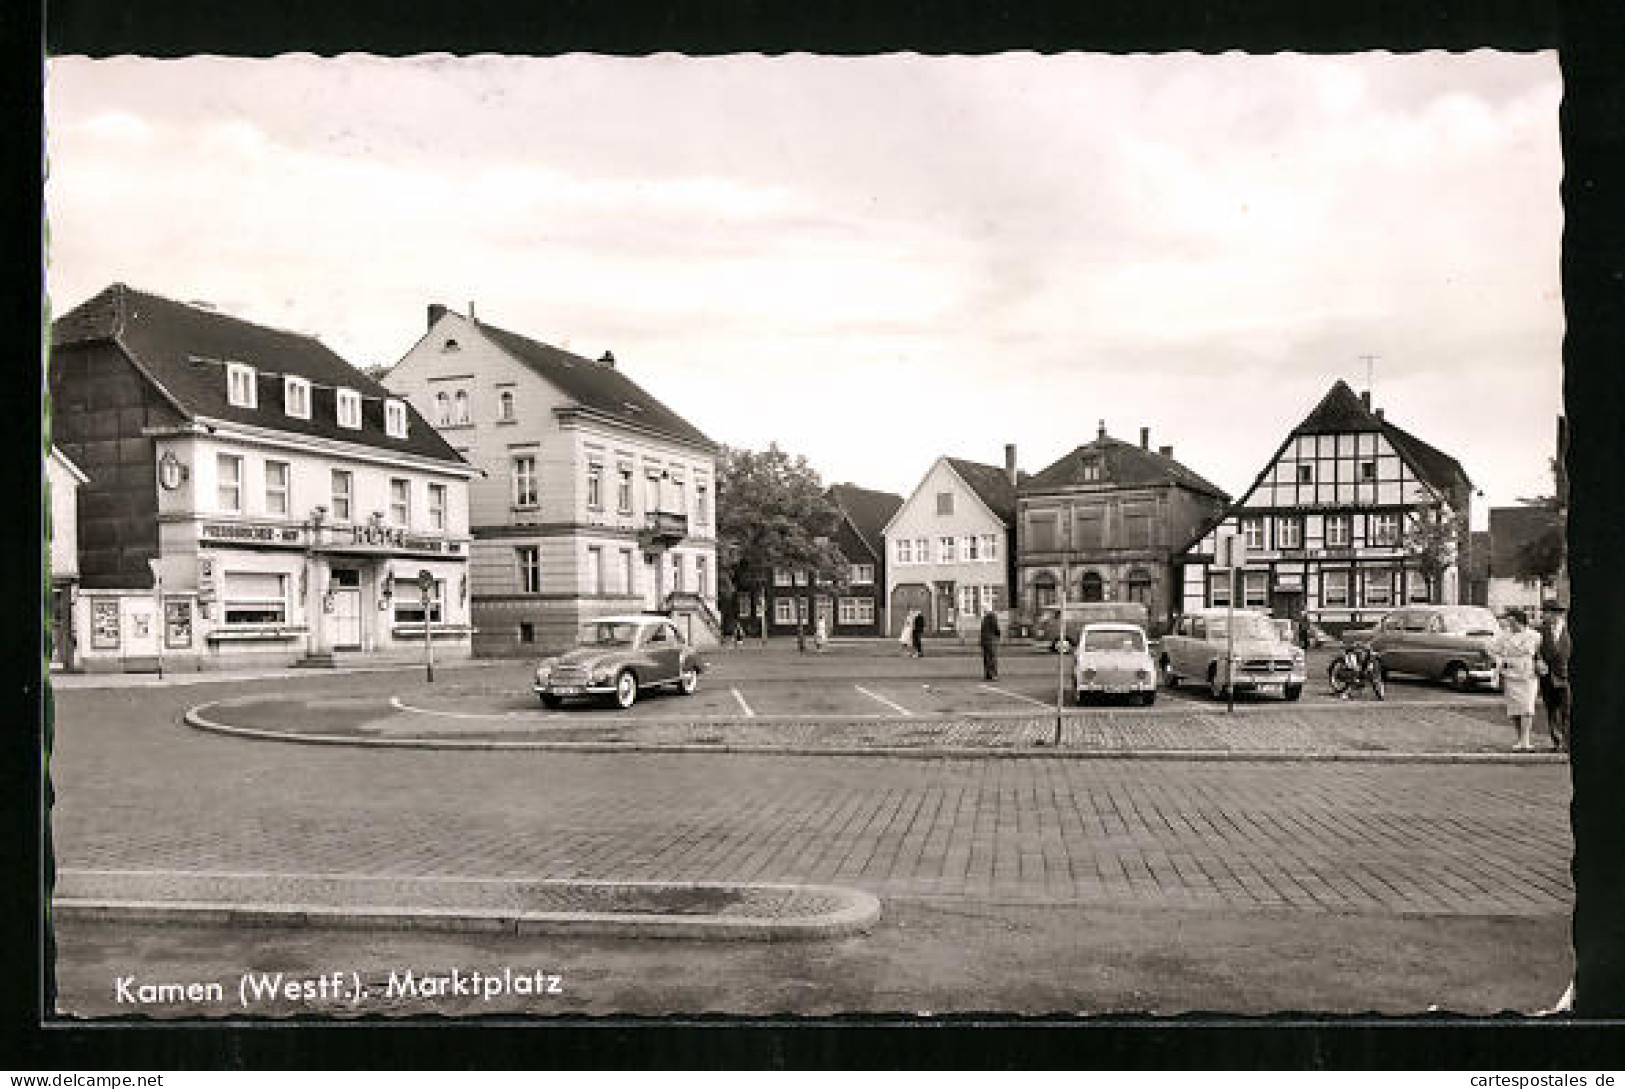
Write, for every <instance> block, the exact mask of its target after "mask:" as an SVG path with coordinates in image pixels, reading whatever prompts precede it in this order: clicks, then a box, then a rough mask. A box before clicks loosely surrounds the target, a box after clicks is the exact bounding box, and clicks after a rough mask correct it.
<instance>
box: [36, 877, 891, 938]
mask: <svg viewBox="0 0 1625 1089" xmlns="http://www.w3.org/2000/svg"><path fill="white" fill-rule="evenodd" d="M285 876H298V875H285ZM493 883H500V882H493ZM531 883H532V884H538V885H550V886H556V887H560V888H565V887H570V888H620V889H624V888H638V889H661V890H669V891H673V892H680V891H686V890H717V889H726V890H730V891H739V890H750V891H757V892H769V893H783V892H798V893H812V894H818V895H823V896H827V897H830V898H833V899H836V900H839V901H840V902H841V906H840V907H839V908H837V909H836V910H834V911H831V912H826V913H822V914H818V915H794V916H780V917H771V916H749V915H741V916H722V915H663V914H655V913H643V912H572V911H516V910H504V909H500V908H415V907H390V906H387V905H374V904H366V905H356V906H348V907H345V906H328V905H314V904H304V903H267V904H245V903H223V902H219V901H208V900H128V901H121V900H110V899H102V898H93V897H61V898H58V899H55V900H53V901H52V903H51V912H52V915H53V917H54V918H58V919H71V920H79V921H89V922H108V921H117V922H125V923H130V922H134V923H181V924H186V925H193V926H215V925H217V926H237V927H301V928H304V927H320V928H329V929H336V930H349V929H356V930H422V931H438V932H443V933H444V932H451V933H482V934H507V935H514V936H551V937H606V938H659V939H673V938H678V939H692V940H700V941H765V942H777V941H813V940H829V939H834V938H843V937H850V936H853V935H858V934H866V933H868V932H869V930H870V929H871V928H872V927H873V926H874V924H875V922H876V921H877V920H879V918H880V900H879V899H878V898H877V897H875V896H874V895H872V894H870V893H867V892H863V891H862V890H859V889H849V888H840V887H836V886H833V885H784V884H763V885H756V884H728V883H721V882H689V881H569V880H559V881H537V882H531Z"/></svg>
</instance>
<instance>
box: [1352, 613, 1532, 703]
mask: <svg viewBox="0 0 1625 1089" xmlns="http://www.w3.org/2000/svg"><path fill="white" fill-rule="evenodd" d="M1499 634H1500V629H1499V627H1498V626H1497V625H1496V622H1495V614H1494V613H1492V612H1490V611H1489V610H1488V609H1486V608H1483V607H1482V606H1478V605H1411V606H1408V607H1406V608H1402V609H1395V610H1394V611H1393V612H1391V613H1389V614H1388V615H1387V616H1385V617H1383V618H1382V622H1381V623H1379V624H1378V625H1377V626H1376V627H1375V628H1366V629H1363V630H1360V631H1349V632H1345V633H1344V635H1343V641H1344V642H1346V643H1365V644H1368V645H1369V646H1371V647H1372V649H1374V650H1375V651H1376V652H1377V654H1378V655H1380V656H1381V658H1382V667H1383V671H1384V672H1385V673H1408V674H1411V675H1412V676H1417V677H1427V678H1429V679H1431V680H1442V681H1444V682H1445V683H1447V684H1449V685H1450V687H1452V688H1455V689H1457V690H1459V691H1463V692H1465V691H1467V690H1468V689H1470V688H1472V687H1473V686H1474V685H1486V686H1489V687H1494V686H1495V685H1496V684H1497V683H1498V681H1499V675H1498V673H1497V670H1496V658H1495V652H1494V651H1493V650H1491V649H1490V645H1491V644H1492V643H1494V642H1495V639H1496V636H1498V635H1499Z"/></svg>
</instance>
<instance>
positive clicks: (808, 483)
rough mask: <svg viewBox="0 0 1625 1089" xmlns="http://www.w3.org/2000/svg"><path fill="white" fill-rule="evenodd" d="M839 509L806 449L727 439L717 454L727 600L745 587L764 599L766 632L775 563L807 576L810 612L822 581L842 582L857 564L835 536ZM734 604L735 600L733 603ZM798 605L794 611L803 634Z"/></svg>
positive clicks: (721, 583)
mask: <svg viewBox="0 0 1625 1089" xmlns="http://www.w3.org/2000/svg"><path fill="white" fill-rule="evenodd" d="M840 519H841V512H840V510H839V508H837V507H836V506H835V504H834V503H833V502H831V501H830V499H829V496H828V494H827V493H826V492H825V490H824V485H823V483H822V482H821V481H820V480H819V477H818V473H817V471H816V470H814V469H813V468H812V466H811V465H809V464H807V459H806V458H805V457H800V456H797V457H794V458H792V457H791V456H790V455H789V454H786V453H785V452H784V451H782V450H780V449H779V448H778V446H777V445H770V446H768V448H767V449H766V450H764V451H760V452H757V451H753V450H738V449H733V448H730V447H723V448H722V452H721V455H720V456H719V458H718V460H717V575H718V578H717V583H718V590H719V591H720V592H721V593H722V594H723V601H724V602H728V603H731V602H732V601H733V600H734V597H735V595H736V594H740V593H746V594H749V595H750V596H751V599H752V600H753V601H757V602H759V603H760V606H761V617H762V629H761V634H762V636H763V638H764V639H765V638H766V636H767V588H768V587H769V586H771V585H772V584H773V572H774V571H775V570H787V571H792V572H799V573H801V574H802V575H803V576H805V577H804V588H803V589H804V592H805V597H806V601H807V605H806V613H807V615H808V616H810V615H812V609H813V604H812V596H813V593H814V591H815V590H816V589H817V587H818V586H819V585H821V584H822V585H827V586H832V587H835V588H837V589H838V588H844V587H845V586H846V584H847V579H848V573H849V571H850V570H851V569H850V567H849V565H848V563H847V559H846V557H845V555H843V554H842V552H841V550H840V547H839V546H838V545H836V544H835V543H834V541H833V540H832V537H833V536H834V533H835V529H836V527H837V526H838V525H839V524H840ZM730 607H731V606H730ZM801 616H802V611H801V610H800V609H798V610H797V612H796V632H797V638H798V639H799V638H800V637H801V631H802V628H801Z"/></svg>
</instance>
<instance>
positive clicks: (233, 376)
mask: <svg viewBox="0 0 1625 1089" xmlns="http://www.w3.org/2000/svg"><path fill="white" fill-rule="evenodd" d="M257 387H258V383H257V382H256V381H255V379H254V368H253V367H250V366H249V365H248V364H247V363H227V364H226V400H227V401H229V402H231V403H232V404H234V405H236V406H237V407H238V408H258V407H259V390H258V388H257Z"/></svg>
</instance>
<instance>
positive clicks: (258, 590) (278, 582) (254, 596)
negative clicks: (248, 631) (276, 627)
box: [223, 571, 288, 625]
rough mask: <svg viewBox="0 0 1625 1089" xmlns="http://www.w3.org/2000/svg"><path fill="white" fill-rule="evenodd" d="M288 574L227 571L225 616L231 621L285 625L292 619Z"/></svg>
mask: <svg viewBox="0 0 1625 1089" xmlns="http://www.w3.org/2000/svg"><path fill="white" fill-rule="evenodd" d="M287 579H288V577H287V576H286V575H274V574H267V573H263V572H258V571H227V572H226V578H225V593H224V595H223V597H224V604H225V617H226V623H227V624H228V625H230V624H285V623H287V621H288V599H287Z"/></svg>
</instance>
